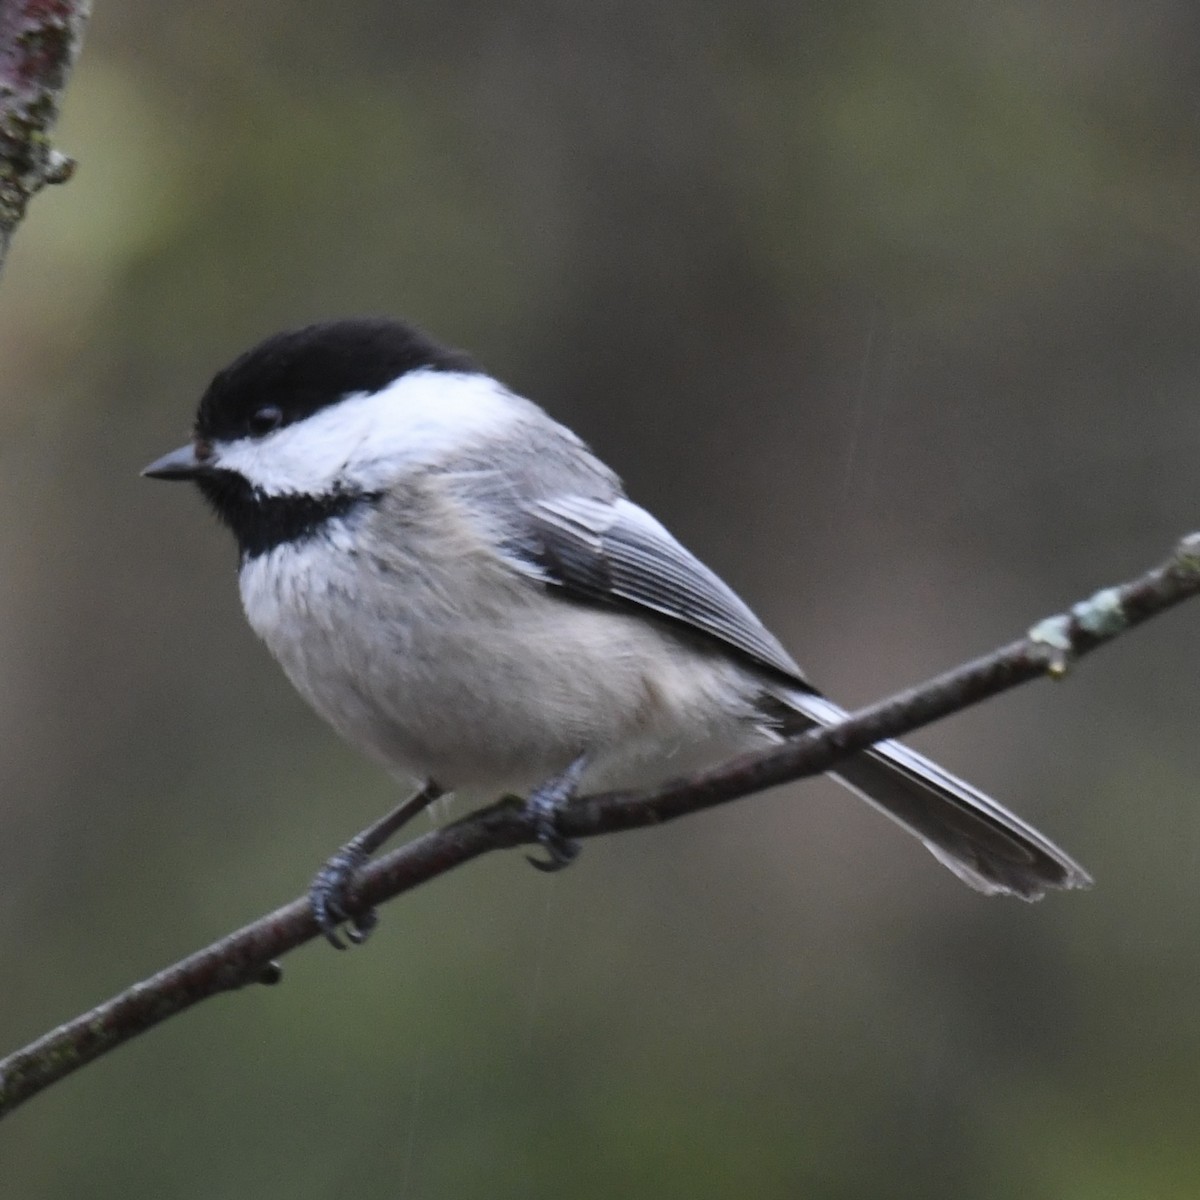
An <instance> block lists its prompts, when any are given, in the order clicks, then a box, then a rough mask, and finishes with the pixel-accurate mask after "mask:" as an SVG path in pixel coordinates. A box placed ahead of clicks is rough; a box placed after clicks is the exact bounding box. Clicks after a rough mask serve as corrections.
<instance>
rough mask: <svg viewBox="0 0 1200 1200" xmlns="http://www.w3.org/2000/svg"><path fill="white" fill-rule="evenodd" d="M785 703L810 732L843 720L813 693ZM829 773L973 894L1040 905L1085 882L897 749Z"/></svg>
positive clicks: (982, 799)
mask: <svg viewBox="0 0 1200 1200" xmlns="http://www.w3.org/2000/svg"><path fill="white" fill-rule="evenodd" d="M787 702H788V704H789V705H790V706H792V707H793V708H795V709H796V710H797V711H799V712H800V713H801V714H802V715H803V716H804V717H806V718H807V719H808V721H811V722H813V723H815V724H818V725H829V724H831V723H832V722H834V721H837V720H840V719H841V718H842V717H844V716H845V715H846V714H845V713H844V711H843V710H842V709H840V708H838V706H837V705H836V704H834V703H833V702H832V701H829V700H826V699H825V698H824V697H823V696H818V695H815V694H798V695H797V694H789V695H788V696H787ZM830 774H831V775H833V777H834V778H835V779H837V780H838V781H839V782H840V783H843V784H845V786H846V787H848V788H850V789H851V790H852V791H854V792H856V793H858V795H860V796H862V798H863V799H864V800H866V801H868V803H870V804H872V805H874V806H875V807H876V808H878V809H879V810H880V811H881V812H883V813H884V814H885V815H887V816H888V817H890V818H891V819H892V820H893V821H895V822H896V823H897V824H898V825H900V826H901V827H903V828H904V829H907V830H908V832H909V833H911V834H914V835H915V836H916V837H918V838H920V839H921V841H922V842H924V844H925V846H926V848H927V849H928V850H929V851H930V853H932V854H933V856H934V857H935V858H937V859H938V861H939V862H941V863H943V864H944V865H945V866H947V867H949V868H950V870H951V871H953V872H954V873H955V875H957V876H958V877H959V879H961V880H962V881H963V882H964V883H966V884H969V885H970V886H971V887H973V888H975V889H976V890H978V891H981V892H986V893H987V894H989V895H1010V896H1020V897H1021V899H1023V900H1040V899H1041V898H1042V896H1043V895H1044V894H1045V893H1046V892H1047V891H1049V890H1051V889H1055V888H1062V889H1067V888H1083V887H1088V886H1089V885H1090V884H1091V882H1092V879H1091V876H1090V875H1089V874H1088V873H1087V872H1086V871H1085V870H1084V869H1083V868H1082V867H1081V866H1080V865H1079V864H1078V863H1077V862H1075V860H1074V859H1072V858H1071V857H1070V855H1068V854H1066V853H1065V852H1064V851H1062V850H1060V849H1059V848H1058V847H1057V846H1056V845H1055V844H1054V843H1053V842H1052V841H1050V839H1049V838H1047V837H1045V836H1043V835H1042V834H1041V833H1039V832H1038V831H1037V830H1036V829H1034V828H1033V826H1032V825H1027V824H1026V823H1025V822H1024V821H1022V820H1021V818H1020V817H1018V816H1015V815H1014V814H1013V813H1011V812H1009V811H1008V809H1006V808H1004V807H1002V806H1001V805H999V804H997V803H996V801H995V800H993V799H991V798H990V797H989V796H985V795H984V794H983V792H980V791H978V790H977V789H976V788H973V787H972V786H971V785H970V784H969V783H966V782H964V781H963V780H961V779H958V778H957V777H956V776H954V775H951V774H950V772H949V771H946V770H944V769H943V768H942V767H939V766H938V765H937V763H935V762H932V761H930V760H929V759H928V758H925V757H924V755H921V754H918V753H917V752H916V751H915V750H912V749H910V748H909V747H908V746H905V745H904V744H903V743H901V742H890V741H889V742H880V743H879V744H878V745H876V746H873V747H871V749H870V750H868V751H864V752H863V753H862V754H857V755H855V756H854V757H852V758H849V759H847V760H846V761H845V762H842V763H839V764H838V766H837V768H836V770H834V771H831V772H830Z"/></svg>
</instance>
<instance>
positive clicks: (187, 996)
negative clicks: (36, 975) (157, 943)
mask: <svg viewBox="0 0 1200 1200" xmlns="http://www.w3.org/2000/svg"><path fill="white" fill-rule="evenodd" d="M1198 593H1200V533H1194V534H1191V535H1189V536H1188V537H1186V538H1184V539H1183V540H1182V541H1181V542H1180V543H1179V545H1178V547H1177V548H1176V550H1175V552H1174V553H1173V554H1172V556H1171V557H1170V558H1169V559H1168V560H1167V561H1166V562H1164V563H1162V564H1160V565H1159V566H1156V567H1154V568H1152V569H1151V570H1149V571H1147V572H1146V573H1145V574H1144V575H1142V576H1141V577H1140V578H1138V579H1135V580H1133V581H1132V582H1130V583H1126V584H1123V585H1122V586H1120V587H1116V588H1106V589H1104V590H1103V591H1100V592H1097V593H1096V594H1095V595H1094V596H1092V597H1091V598H1090V599H1088V600H1085V601H1082V602H1081V603H1079V604H1076V605H1075V606H1074V607H1073V608H1072V609H1071V610H1070V611H1069V612H1067V613H1063V614H1061V615H1058V616H1054V617H1050V618H1048V619H1047V620H1045V621H1041V622H1039V624H1037V625H1035V626H1034V627H1033V628H1032V629H1031V630H1030V631H1029V633H1028V634H1026V636H1025V637H1023V638H1020V639H1019V640H1017V641H1015V642H1012V643H1010V644H1009V645H1007V646H1003V647H1001V648H1000V649H999V650H996V651H994V652H992V653H991V654H988V655H985V656H984V657H982V658H978V659H975V660H974V661H973V662H969V663H966V664H964V665H963V666H960V667H957V668H955V669H954V670H952V671H948V672H946V674H944V675H940V676H938V677H937V678H935V679H932V680H930V681H929V682H927V683H924V684H921V685H920V686H918V687H915V688H911V689H909V690H908V691H905V692H901V693H899V694H898V695H896V696H893V697H891V698H890V699H888V700H884V701H881V702H880V703H878V704H874V705H871V706H870V707H869V708H864V709H862V710H860V711H859V712H857V713H853V714H851V715H850V716H848V717H847V718H846V719H845V720H844V721H841V722H839V723H838V724H837V725H831V726H828V727H826V728H822V729H815V730H812V731H810V732H809V733H806V734H804V735H803V736H802V737H799V738H797V739H796V740H794V741H792V742H789V743H788V744H786V745H784V746H781V747H778V748H775V749H772V750H769V751H767V752H765V753H759V754H747V755H743V756H741V757H740V758H737V759H734V760H732V761H731V762H728V763H725V764H723V765H722V766H719V767H715V768H713V769H711V770H707V771H703V772H699V773H697V774H695V775H692V776H689V777H687V778H683V779H676V780H672V781H670V782H668V783H664V784H662V785H661V786H659V787H656V788H654V789H652V790H650V791H644V792H637V793H630V792H608V793H604V794H602V795H594V796H585V797H582V798H580V799H579V800H577V801H574V802H573V803H572V804H571V806H570V808H569V809H568V810H567V811H566V812H565V813H564V814H563V816H562V818H561V820H560V823H559V826H560V829H561V831H562V833H563V834H565V835H566V836H568V837H571V838H587V837H596V836H599V835H600V834H605V833H615V832H618V831H621V830H626V829H637V828H640V827H642V826H646V825H657V824H661V823H662V822H664V821H670V820H673V819H675V818H676V817H682V816H685V815H687V814H688V813H694V812H700V811H702V810H703V809H706V808H711V807H713V806H715V805H718V804H724V803H726V802H728V801H730V800H735V799H738V798H739V797H742V796H747V795H750V794H751V793H753V792H759V791H762V790H763V789H765V788H769V787H774V786H775V785H777V784H781V783H787V782H790V781H791V780H795V779H801V778H804V777H805V776H809V775H818V774H821V773H823V772H825V771H827V770H829V769H830V768H831V767H832V766H834V764H836V763H837V762H838V761H840V760H841V759H843V758H846V757H847V756H848V755H850V754H853V753H855V752H856V751H858V750H861V749H864V748H865V747H867V746H870V745H872V744H874V743H875V742H878V741H881V740H883V739H884V738H890V737H897V736H900V735H901V734H904V733H908V732H910V731H911V730H913V729H917V728H919V727H920V726H922V725H927V724H929V723H930V722H931V721H936V720H938V719H939V718H941V717H945V716H948V715H950V714H951V713H955V712H960V711H962V710H963V709H965V708H968V707H970V706H971V705H973V704H977V703H979V702H980V701H981V700H986V699H988V698H989V697H991V696H995V695H998V694H999V693H1000V692H1004V691H1007V690H1008V689H1009V688H1012V687H1016V686H1017V685H1018V684H1021V683H1026V682H1029V681H1030V680H1033V679H1037V678H1039V677H1041V676H1045V675H1049V676H1050V677H1052V678H1062V677H1063V676H1064V675H1066V674H1067V672H1068V670H1069V667H1070V665H1071V663H1072V662H1073V661H1074V660H1075V659H1077V658H1079V657H1080V656H1081V655H1084V654H1087V653H1088V652H1089V651H1092V650H1095V649H1096V648H1097V647H1098V646H1101V645H1103V644H1105V643H1106V642H1109V641H1111V640H1112V639H1113V638H1115V637H1116V636H1117V635H1118V634H1121V633H1123V632H1125V631H1126V630H1128V629H1132V628H1133V627H1135V626H1137V625H1140V624H1141V623H1142V622H1143V621H1147V620H1149V619H1150V618H1151V617H1154V616H1157V615H1158V614H1159V613H1161V612H1164V611H1166V610H1167V609H1168V608H1171V607H1173V606H1174V605H1176V604H1179V603H1181V602H1182V601H1184V600H1187V599H1189V598H1190V597H1192V596H1195V595H1197V594H1198ZM535 841H536V829H535V825H534V820H533V819H532V818H531V816H530V815H529V813H528V812H527V811H526V810H525V809H524V807H523V806H522V805H521V804H520V803H519V802H517V801H515V800H507V801H500V802H499V803H497V804H493V805H491V806H490V807H488V808H483V809H480V810H478V811H477V812H474V813H471V814H470V815H469V816H466V817H464V818H463V819H462V820H460V821H457V822H455V823H454V824H452V825H449V826H447V827H445V828H444V829H439V830H435V831H434V832H432V833H427V834H425V835H423V836H422V837H418V838H415V839H413V840H412V841H411V842H408V843H407V844H405V845H404V846H401V847H400V848H399V849H397V850H394V851H392V852H391V853H390V854H387V855H385V856H384V857H382V858H380V859H378V860H377V861H375V862H372V863H370V864H369V865H368V866H367V867H365V868H364V869H363V872H362V874H361V877H360V883H359V888H358V906H357V907H358V911H365V910H366V909H368V908H371V907H373V906H375V905H378V904H381V903H383V902H384V901H385V900H389V899H392V898H393V897H395V896H398V895H400V894H401V893H402V892H407V891H410V890H412V889H413V888H415V887H417V886H418V885H420V884H422V883H425V882H427V881H428V880H430V879H434V878H436V877H438V876H439V875H444V874H446V873H447V872H448V871H451V870H453V869H454V868H455V867H459V866H462V865H463V864H464V863H467V862H470V861H471V860H472V859H474V858H478V857H479V856H480V855H483V854H486V853H488V852H489V851H492V850H502V849H507V848H510V847H513V846H520V845H527V844H531V843H533V842H535ZM351 915H354V914H351ZM317 934H318V930H317V926H316V923H315V922H314V920H313V916H312V913H311V911H310V909H309V905H308V901H307V899H298V900H293V901H292V902H291V903H290V904H286V905H284V907H282V908H279V909H276V911H275V912H273V913H271V914H270V915H268V916H265V917H262V918H260V919H259V920H257V921H255V922H254V923H253V924H250V925H247V926H245V927H244V928H242V929H239V930H238V931H237V932H236V933H231V934H230V935H229V936H228V937H225V938H222V939H221V940H220V941H218V942H214V943H213V944H212V945H211V946H208V947H207V948H206V949H204V950H200V951H198V952H197V953H195V954H193V955H191V956H190V957H188V958H185V959H183V960H182V961H181V962H178V963H176V964H175V965H173V966H170V967H168V968H166V970H163V971H160V972H159V973H158V974H157V975H154V976H152V977H151V978H149V979H147V980H145V981H143V982H142V983H138V984H135V985H134V986H133V987H131V988H129V989H128V990H127V991H125V992H122V993H121V994H120V995H118V996H114V997H113V998H112V999H111V1000H107V1001H105V1002H104V1003H103V1004H100V1005H98V1006H97V1007H96V1008H94V1009H92V1010H91V1011H90V1012H87V1013H84V1014H83V1015H82V1016H79V1017H76V1018H75V1019H74V1020H72V1021H69V1022H67V1023H66V1024H65V1025H60V1026H59V1027H58V1028H57V1029H54V1030H52V1031H51V1032H49V1033H47V1034H45V1035H44V1036H43V1037H41V1038H39V1039H38V1040H37V1041H35V1042H33V1043H31V1044H30V1045H29V1046H26V1047H25V1048H24V1049H22V1050H18V1051H16V1052H15V1053H13V1054H11V1055H9V1056H8V1057H7V1058H5V1059H3V1060H0V1116H3V1115H4V1114H6V1113H8V1112H11V1111H12V1110H13V1109H14V1108H16V1107H17V1106H18V1105H19V1104H21V1103H23V1102H24V1101H25V1100H28V1099H29V1098H30V1097H31V1096H34V1095H36V1094H37V1093H38V1092H40V1091H41V1090H42V1089H43V1088H45V1087H48V1086H49V1085H50V1084H52V1083H54V1082H56V1081H57V1080H59V1079H62V1078H64V1077H65V1076H67V1075H70V1074H71V1073H72V1072H74V1071H77V1070H78V1069H79V1068H80V1067H82V1066H84V1065H86V1064H87V1063H89V1062H92V1061H93V1060H94V1059H97V1058H99V1057H100V1056H101V1055H102V1054H105V1053H107V1052H108V1051H109V1050H112V1049H114V1048H115V1047H117V1046H119V1045H121V1043H123V1042H126V1041H128V1040H129V1039H130V1038H133V1037H136V1036H137V1035H138V1034H139V1033H143V1032H145V1031H146V1030H148V1029H151V1028H153V1027H154V1026H155V1025H157V1024H159V1023H160V1022H162V1021H165V1020H167V1018H169V1017H172V1016H175V1015H176V1014H177V1013H180V1012H183V1011H184V1009H187V1008H190V1007H191V1006H192V1005H193V1004H197V1003H199V1002H200V1001H201V1000H204V999H206V998H207V997H209V996H214V995H216V994H218V993H220V992H227V991H232V990H234V989H236V988H240V987H243V986H244V985H246V984H248V983H255V982H262V983H274V982H276V981H277V980H278V979H279V978H280V975H281V971H280V968H279V967H278V965H277V964H276V963H275V962H274V961H273V960H274V959H275V958H277V957H278V956H280V955H283V954H286V953H287V952H288V951H290V950H294V949H295V948H296V947H297V946H300V945H302V944H303V943H304V942H307V941H309V940H311V939H312V938H314V937H316V936H317Z"/></svg>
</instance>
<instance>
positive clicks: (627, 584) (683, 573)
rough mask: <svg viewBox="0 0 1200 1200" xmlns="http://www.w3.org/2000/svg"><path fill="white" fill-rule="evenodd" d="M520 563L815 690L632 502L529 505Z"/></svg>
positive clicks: (580, 595) (749, 615)
mask: <svg viewBox="0 0 1200 1200" xmlns="http://www.w3.org/2000/svg"><path fill="white" fill-rule="evenodd" d="M522 508H523V514H524V516H525V517H526V518H527V523H526V524H525V525H524V527H523V528H522V529H521V531H520V533H519V534H518V536H517V538H516V539H514V542H513V543H512V544H511V545H512V550H513V552H514V557H515V558H516V559H517V560H518V562H519V563H520V564H521V565H522V566H523V568H524V569H525V570H526V571H527V572H528V573H529V574H531V575H534V576H535V577H536V578H538V579H540V580H541V581H542V582H544V583H546V584H547V585H549V586H552V587H557V588H562V589H563V591H564V592H565V593H567V594H569V595H571V596H573V597H575V598H576V599H580V600H587V601H591V602H592V603H596V604H615V605H618V606H623V607H627V608H635V609H642V610H645V611H649V612H652V613H655V614H657V615H658V616H659V617H662V618H664V619H666V620H667V621H670V622H672V623H674V624H676V625H680V626H683V627H685V628H687V629H689V630H691V631H692V632H693V633H699V634H702V635H704V636H706V637H709V638H715V639H716V640H717V641H719V642H722V643H724V644H725V645H726V646H728V647H730V648H732V649H733V650H736V651H738V652H739V653H741V654H742V655H744V656H745V657H746V658H748V659H750V660H751V661H752V662H754V663H755V664H757V665H758V666H760V667H766V668H767V669H768V670H770V671H773V672H777V673H778V674H780V675H782V676H783V677H784V678H785V679H787V680H788V681H789V682H790V683H792V684H799V685H800V686H801V687H803V688H805V689H807V688H808V687H809V684H808V683H807V681H806V680H805V679H804V675H803V673H802V672H801V670H800V668H799V667H798V666H797V665H796V664H795V663H794V662H793V661H792V658H791V656H790V655H789V654H788V652H787V651H786V650H785V649H784V648H783V647H782V646H781V645H780V644H779V642H778V640H777V639H776V638H775V637H774V636H773V635H772V634H771V633H769V632H768V631H767V629H766V628H765V627H764V626H763V624H762V622H761V621H759V619H758V618H757V617H756V616H755V615H754V613H753V612H751V611H750V609H749V608H748V607H747V606H746V605H745V604H744V603H743V602H742V600H741V599H740V598H739V597H738V596H737V594H736V593H735V592H734V591H733V589H732V588H730V587H729V586H728V585H727V584H726V583H724V582H723V581H722V580H721V579H720V578H719V577H718V576H717V575H716V574H714V573H713V572H712V571H710V570H709V569H708V568H707V567H706V566H705V565H704V564H703V563H702V562H700V561H699V559H697V558H696V557H695V556H694V555H693V554H691V553H690V552H689V551H687V550H686V549H685V548H684V547H683V546H681V545H680V544H679V542H677V541H676V540H675V538H674V537H672V536H671V534H670V533H669V532H668V531H667V530H666V529H665V528H663V526H662V525H660V524H659V523H658V521H656V520H655V519H654V518H653V517H652V516H651V515H650V514H649V513H648V512H646V510H645V509H643V508H639V507H638V505H636V504H634V503H633V502H632V501H631V500H628V499H626V498H625V497H624V496H616V497H614V498H612V499H595V498H589V497H584V496H561V495H560V496H555V497H552V498H548V499H540V500H533V501H527V502H526V503H525V504H524V505H523V506H522Z"/></svg>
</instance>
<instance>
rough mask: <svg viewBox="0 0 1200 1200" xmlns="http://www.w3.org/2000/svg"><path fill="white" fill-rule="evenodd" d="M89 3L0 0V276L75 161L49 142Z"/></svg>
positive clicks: (68, 174) (52, 0) (81, 35)
mask: <svg viewBox="0 0 1200 1200" xmlns="http://www.w3.org/2000/svg"><path fill="white" fill-rule="evenodd" d="M91 10H92V4H91V0H0V271H2V270H3V269H4V260H5V259H6V258H7V257H8V247H9V244H10V243H11V241H12V235H13V230H14V229H16V227H17V225H18V224H20V222H21V219H22V218H23V217H24V216H25V209H26V208H27V207H28V205H29V201H30V200H31V199H32V198H33V197H34V196H35V195H36V194H37V193H38V192H40V191H41V190H42V188H44V187H45V186H46V185H47V184H48V183H65V182H66V181H67V180H68V179H69V178H70V177H71V174H72V172H73V171H74V169H75V163H74V161H73V160H72V159H70V158H68V157H67V156H66V155H64V154H60V153H59V152H58V151H57V150H55V149H54V147H53V146H52V145H51V144H50V136H49V135H50V130H51V129H52V128H53V126H54V123H55V121H57V120H58V109H59V104H60V102H61V100H62V93H63V89H64V88H65V87H66V84H67V77H68V76H69V75H70V73H71V67H72V66H73V65H74V63H75V59H76V58H77V57H78V55H79V48H80V45H81V44H82V42H83V31H84V29H85V28H86V27H87V22H88V17H89V16H91Z"/></svg>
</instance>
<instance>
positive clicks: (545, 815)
mask: <svg viewBox="0 0 1200 1200" xmlns="http://www.w3.org/2000/svg"><path fill="white" fill-rule="evenodd" d="M586 766H587V756H586V755H583V754H581V755H580V756H579V757H578V758H577V759H575V761H574V762H572V763H571V765H570V766H569V767H567V769H566V770H565V771H564V772H563V773H562V774H561V775H556V776H555V777H554V778H553V779H548V780H547V781H546V782H545V783H543V784H542V785H541V786H540V787H538V788H535V789H534V791H533V792H531V793H530V796H529V799H528V800H527V801H526V807H527V808H528V810H529V812H530V813H531V815H532V816H533V828H534V833H535V835H536V836H537V840H538V844H539V845H540V846H541V847H542V849H543V850H544V851H545V852H546V857H545V858H535V857H534V856H533V855H532V854H527V855H525V859H526V861H527V862H528V863H529V864H530V866H533V867H537V869H538V870H539V871H546V872H548V873H551V872H554V871H561V870H562V869H563V867H568V866H570V865H571V863H573V862H574V861H575V860H576V859H577V858H578V857H579V851H580V846H579V843H578V842H575V841H572V840H571V839H570V838H568V837H564V836H563V834H561V833H560V832H559V829H558V815H559V813H560V812H561V811H562V809H563V808H564V807H565V806H566V805H567V804H569V803H570V802H571V800H572V799H573V798H574V796H575V793H576V791H577V790H578V788H579V780H580V777H581V776H582V775H583V771H584V768H585V767H586Z"/></svg>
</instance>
